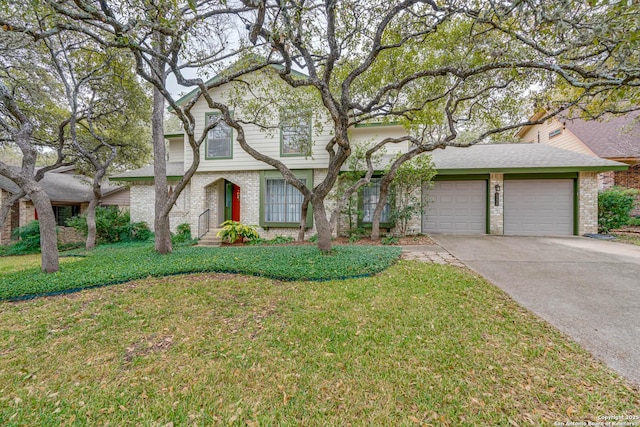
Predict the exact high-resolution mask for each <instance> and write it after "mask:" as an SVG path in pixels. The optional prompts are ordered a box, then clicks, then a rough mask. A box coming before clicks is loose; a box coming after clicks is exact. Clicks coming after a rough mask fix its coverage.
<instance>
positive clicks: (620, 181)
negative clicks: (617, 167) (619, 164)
mask: <svg viewBox="0 0 640 427" xmlns="http://www.w3.org/2000/svg"><path fill="white" fill-rule="evenodd" d="M614 183H615V185H618V186H621V187H627V188H635V189H638V190H640V164H635V165H631V166H630V167H629V169H627V170H626V171H616V172H615V175H614ZM631 215H633V216H640V195H638V196H637V197H636V208H635V209H634V210H632V211H631Z"/></svg>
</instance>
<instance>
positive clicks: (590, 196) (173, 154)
mask: <svg viewBox="0 0 640 427" xmlns="http://www.w3.org/2000/svg"><path fill="white" fill-rule="evenodd" d="M253 78H254V79H270V78H275V76H274V75H273V72H272V70H271V71H270V70H268V69H267V70H263V71H260V72H257V73H255V74H254V75H253ZM247 81H248V82H250V81H251V80H250V79H248V78H247V79H245V83H243V85H244V87H245V88H246V87H247V86H246V85H247ZM249 84H250V83H249ZM233 85H234V84H226V85H224V86H221V87H218V88H214V89H212V90H211V91H210V95H211V97H212V98H213V99H214V100H217V101H220V102H225V103H226V102H228V99H229V93H230V91H231V90H236V91H237V90H238V87H237V86H236V87H234V86H233ZM247 92H254V91H253V90H251V91H249V90H247ZM236 93H237V92H236ZM194 96H196V92H192V93H190V94H187V95H186V96H185V97H183V98H182V99H181V100H180V101H179V103H184V102H187V101H192V100H193V97H194ZM247 96H250V95H249V94H247ZM191 112H192V114H193V115H194V116H195V117H197V118H198V122H197V124H196V129H195V131H196V134H198V133H199V132H202V130H203V129H204V128H205V126H206V123H207V122H208V121H209V120H211V119H212V118H216V117H217V114H218V112H216V111H212V110H211V109H210V108H209V107H208V105H207V103H206V102H205V101H204V100H203V99H198V100H197V101H196V103H195V105H194V107H193V108H192V110H191ZM233 114H234V117H235V118H244V117H250V112H248V111H243V109H242V107H240V106H236V107H235V108H234V111H233ZM322 117H323V116H322V115H321V114H310V115H308V116H307V117H306V120H300V118H299V117H298V118H296V120H295V121H289V118H288V117H287V115H283V114H281V115H279V117H273V124H274V125H273V126H272V128H273V129H276V130H275V131H265V130H264V129H262V128H261V127H260V126H257V125H252V124H246V125H245V126H244V130H245V133H246V138H247V142H248V143H249V144H250V145H251V146H252V147H254V148H256V149H257V150H259V151H261V152H262V153H264V154H267V155H269V156H272V157H275V158H278V159H279V160H281V161H282V162H283V163H285V164H286V165H287V166H288V167H289V168H291V169H292V170H294V171H295V174H296V175H297V176H298V177H300V178H302V179H304V180H306V182H307V183H309V184H312V185H316V184H317V183H318V182H320V181H321V180H322V179H323V178H324V176H325V175H326V173H327V169H326V167H327V163H328V162H327V160H328V154H327V152H326V150H325V145H326V143H327V142H328V141H329V140H330V138H331V132H330V130H331V129H332V126H330V125H329V124H326V125H325V126H321V127H322V128H323V129H324V130H323V131H322V132H317V131H315V130H314V129H315V128H316V126H315V124H316V123H314V121H315V120H323V119H322ZM247 121H248V120H247ZM404 132H406V131H405V129H404V128H403V127H402V126H399V125H385V126H380V125H376V124H372V125H360V126H355V127H353V129H351V140H352V142H353V143H355V144H357V143H364V142H366V141H372V140H373V141H378V140H380V139H381V138H384V137H388V136H390V137H397V136H400V135H403V134H404ZM166 140H167V142H168V157H169V158H168V163H167V175H168V179H169V185H170V189H169V191H173V185H175V183H176V182H177V180H179V179H180V178H181V177H182V176H183V174H184V171H185V170H186V169H187V168H188V167H189V165H190V164H191V162H192V153H191V148H190V146H189V145H188V144H187V143H185V138H184V135H182V134H170V135H166ZM406 149H408V146H407V145H406V144H398V145H393V146H391V147H389V149H388V150H387V155H389V156H390V157H391V156H393V154H394V152H395V151H402V150H406ZM200 158H201V162H200V166H199V167H198V170H197V172H196V173H195V175H194V176H193V178H192V179H191V181H190V183H189V184H188V185H187V187H186V188H185V190H184V191H183V193H182V194H181V196H180V198H179V199H178V201H177V203H176V205H175V206H174V208H173V210H172V212H171V215H170V217H171V227H172V229H175V227H177V225H179V224H181V223H188V224H190V226H191V229H192V232H193V234H196V232H195V230H198V228H199V224H200V222H201V219H202V215H203V213H205V212H208V216H209V226H210V227H212V228H215V227H217V226H218V225H219V224H220V223H222V222H223V221H224V220H227V219H232V220H236V221H241V222H243V223H245V224H254V225H258V226H259V232H260V234H261V235H262V236H266V237H269V236H274V235H278V234H279V235H294V233H296V232H297V227H298V225H299V222H300V221H299V220H300V214H301V202H302V197H301V194H300V193H299V192H298V191H297V189H295V188H294V187H293V186H291V185H289V184H288V183H287V182H286V181H285V180H284V178H283V177H282V176H281V174H280V173H279V171H277V170H275V169H274V168H272V167H270V166H268V165H266V164H264V163H262V162H259V161H257V160H255V159H253V158H252V157H251V156H250V155H249V154H247V153H246V152H245V151H244V150H242V148H241V147H240V145H239V144H238V142H237V141H236V138H235V135H234V131H233V130H232V128H231V127H229V126H228V125H226V124H225V123H221V124H219V125H218V126H217V127H216V128H214V129H213V130H211V131H209V133H208V135H207V139H206V141H205V142H204V143H203V144H202V146H201V147H200ZM433 158H434V162H435V165H436V169H437V170H438V175H437V178H436V183H435V185H434V186H432V187H426V186H425V187H424V188H422V187H421V184H420V183H416V189H417V191H419V192H422V198H423V200H424V201H425V202H427V204H428V209H427V210H426V212H425V214H424V215H423V216H422V217H421V218H417V219H416V220H415V221H414V222H413V223H411V224H410V225H409V228H410V230H411V231H412V232H414V233H417V232H446V233H465V234H475V233H480V234H484V233H487V234H489V233H490V234H528V235H560V234H564V235H572V234H583V233H593V232H596V231H597V189H598V186H597V173H598V172H602V171H609V170H623V169H626V168H627V166H626V165H623V164H621V163H617V162H612V161H609V160H604V159H599V158H595V157H593V156H589V155H584V154H579V153H574V152H571V151H566V150H561V149H557V148H553V147H548V146H531V145H527V144H501V145H477V146H474V147H469V148H453V147H449V148H447V149H445V150H437V151H436V152H434V153H433ZM114 179H116V180H122V181H128V182H130V183H131V219H132V221H145V222H147V223H148V224H149V225H151V226H152V225H153V221H154V213H153V211H154V188H153V179H154V178H153V168H152V166H147V167H145V168H141V169H138V170H135V171H129V172H126V173H123V174H120V175H118V176H116V177H115V178H114ZM377 191H378V190H377V188H376V186H375V185H373V186H371V187H369V188H368V189H366V190H365V191H363V192H362V194H361V198H362V199H363V200H362V203H361V207H362V209H363V211H364V212H362V213H361V217H362V220H363V221H364V222H366V221H367V220H368V219H369V218H370V216H371V215H370V214H371V213H372V211H373V208H375V205H376V203H377ZM326 203H327V205H328V206H327V208H329V209H330V208H331V206H329V205H331V204H332V201H331V199H327V202H326ZM315 232H316V231H315V227H314V224H313V220H312V216H311V215H309V220H308V236H310V235H313V234H315Z"/></svg>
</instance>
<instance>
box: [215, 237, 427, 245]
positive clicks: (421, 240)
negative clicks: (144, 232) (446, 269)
mask: <svg viewBox="0 0 640 427" xmlns="http://www.w3.org/2000/svg"><path fill="white" fill-rule="evenodd" d="M397 239H398V242H397V243H394V245H397V246H414V245H421V246H424V245H435V243H434V242H433V240H431V239H430V238H429V236H425V235H416V236H403V237H398V238H397ZM331 243H332V244H334V245H365V246H379V245H382V242H381V241H380V240H371V239H369V238H366V237H365V238H362V239H360V240H356V241H355V242H350V241H349V238H348V237H336V238H335V239H333V240H332V242H331ZM315 244H316V243H313V242H310V241H308V240H305V241H303V242H299V241H293V242H289V243H283V244H281V245H273V246H299V245H315ZM244 245H245V244H244V243H239V242H238V243H233V244H229V243H223V244H222V246H244Z"/></svg>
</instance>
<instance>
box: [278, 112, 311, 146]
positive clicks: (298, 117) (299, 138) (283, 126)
mask: <svg viewBox="0 0 640 427" xmlns="http://www.w3.org/2000/svg"><path fill="white" fill-rule="evenodd" d="M280 154H281V155H283V156H310V155H311V113H308V112H294V111H287V112H283V113H282V114H281V116H280Z"/></svg>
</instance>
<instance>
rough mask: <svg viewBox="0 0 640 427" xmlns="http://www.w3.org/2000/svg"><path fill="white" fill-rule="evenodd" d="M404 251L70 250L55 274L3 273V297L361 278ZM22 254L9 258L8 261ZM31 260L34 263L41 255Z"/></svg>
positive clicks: (295, 248) (126, 246) (263, 248)
mask: <svg viewBox="0 0 640 427" xmlns="http://www.w3.org/2000/svg"><path fill="white" fill-rule="evenodd" d="M400 252H401V249H400V248H397V247H384V246H336V247H334V249H333V250H332V253H331V254H330V255H325V254H322V253H321V252H320V251H319V250H318V249H317V248H316V247H315V246H253V247H224V248H207V247H194V246H185V245H183V246H178V247H175V248H174V251H173V253H172V254H171V255H159V254H158V253H157V252H155V251H154V250H153V245H152V244H150V243H134V244H119V245H105V246H99V247H98V248H96V249H95V250H93V251H91V252H89V253H87V252H84V251H79V252H77V254H78V255H82V257H69V255H73V253H67V258H61V260H67V259H69V260H74V261H75V262H69V263H66V262H65V263H63V264H62V265H61V267H60V271H59V272H57V273H54V274H44V273H42V272H41V271H39V268H37V267H32V268H23V269H21V270H19V271H11V272H8V273H6V274H3V275H0V300H6V299H15V298H20V297H25V296H26V297H30V296H36V295H41V294H47V293H49V294H50V293H55V292H63V291H67V290H74V289H81V288H87V287H97V286H104V285H109V284H117V283H124V282H128V281H131V280H135V279H141V278H146V277H161V276H167V275H176V274H186V273H195V272H225V273H243V274H250V275H256V276H264V277H269V278H272V279H278V280H294V279H304V280H327V279H338V278H345V277H358V276H364V275H370V274H374V273H378V272H380V271H382V270H384V269H385V268H387V267H389V265H391V264H392V263H393V262H395V260H396V259H397V258H398V257H399V256H400ZM22 258H23V257H8V258H5V260H4V263H7V264H11V263H12V262H14V261H13V260H20V259H22ZM29 260H31V261H30V262H34V261H35V260H36V258H29ZM18 263H19V261H18ZM28 265H29V264H24V267H27V266H28ZM14 270H15V268H14Z"/></svg>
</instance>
